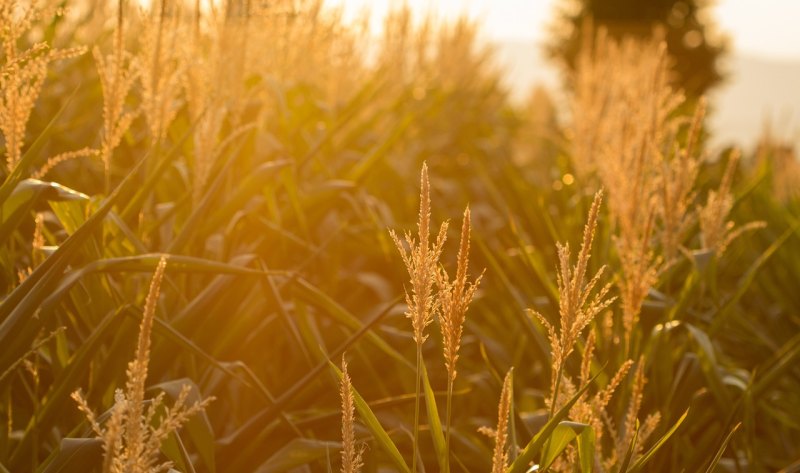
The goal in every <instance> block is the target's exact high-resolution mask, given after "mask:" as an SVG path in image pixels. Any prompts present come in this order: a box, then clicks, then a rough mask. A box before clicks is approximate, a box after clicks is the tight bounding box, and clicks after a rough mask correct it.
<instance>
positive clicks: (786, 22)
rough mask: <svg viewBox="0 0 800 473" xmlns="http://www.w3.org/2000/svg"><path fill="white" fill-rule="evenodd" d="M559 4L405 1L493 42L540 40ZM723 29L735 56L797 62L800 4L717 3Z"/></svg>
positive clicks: (380, 0) (354, 7) (375, 6)
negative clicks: (469, 26)
mask: <svg viewBox="0 0 800 473" xmlns="http://www.w3.org/2000/svg"><path fill="white" fill-rule="evenodd" d="M560 1H561V0H438V1H437V0H406V2H407V3H408V4H409V5H411V6H412V7H413V8H414V9H415V10H417V11H427V10H431V9H433V10H435V11H438V12H440V13H441V14H442V15H443V16H446V17H452V16H456V15H458V13H459V12H466V13H467V14H468V15H469V16H471V17H473V18H480V19H481V23H482V24H483V29H484V32H485V34H486V35H487V36H488V37H489V38H490V39H495V40H508V39H516V40H533V41H538V40H541V39H542V35H543V33H544V28H543V26H544V25H545V24H546V22H547V21H548V19H549V18H550V17H551V16H552V10H553V8H554V5H556V4H558V3H559V2H560ZM402 2H403V0H328V2H327V3H328V4H330V5H336V4H344V5H345V8H347V9H348V10H349V11H351V12H355V11H358V10H360V9H362V8H363V7H364V6H369V7H370V9H371V10H372V12H373V14H374V15H375V17H377V18H381V17H383V16H384V15H385V13H386V11H388V9H389V8H390V7H391V6H393V5H400V4H402ZM712 12H713V13H712V14H713V15H714V16H715V17H716V18H717V21H718V24H719V26H720V28H721V30H723V31H725V32H728V33H729V34H730V36H731V37H732V38H733V43H734V48H735V49H736V50H737V51H738V52H743V53H748V54H754V55H758V56H762V57H769V58H772V59H800V27H798V24H797V22H798V19H800V0H718V1H717V4H716V6H715V7H713V9H712Z"/></svg>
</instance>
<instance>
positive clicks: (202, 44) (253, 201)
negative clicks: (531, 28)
mask: <svg viewBox="0 0 800 473" xmlns="http://www.w3.org/2000/svg"><path fill="white" fill-rule="evenodd" d="M55 5H56V2H52V3H50V2H48V1H42V2H34V3H31V2H27V1H14V0H0V25H2V27H1V28H0V33H2V38H1V39H2V52H0V85H1V86H2V87H0V89H2V94H1V95H0V133H2V137H3V138H2V141H0V151H2V153H3V155H4V157H5V162H6V167H5V168H4V171H3V183H2V184H0V202H1V203H2V204H1V205H0V262H2V266H0V268H2V270H1V271H0V281H1V282H2V288H3V292H4V297H3V299H2V302H1V303H0V347H2V350H0V401H1V402H0V417H2V425H3V428H2V429H0V472H2V471H13V472H17V471H21V472H24V471H62V472H68V471H75V472H86V471H116V470H124V471H157V470H158V469H159V468H161V469H162V470H163V469H164V467H166V465H168V464H171V465H172V466H173V468H175V469H177V470H179V471H197V472H214V471H236V472H241V471H286V470H289V469H292V468H301V469H302V468H306V469H307V471H318V470H324V471H329V470H330V471H332V470H335V469H338V468H341V471H344V472H350V471H358V470H359V468H362V469H364V470H366V471H373V470H377V469H394V470H399V471H406V470H407V471H411V470H412V469H417V470H420V471H422V470H423V469H424V470H425V471H487V470H491V471H526V470H527V469H528V468H529V467H530V465H531V464H537V465H539V467H540V471H541V470H549V471H577V470H579V471H584V472H586V471H596V472H601V471H609V472H623V471H652V470H653V469H658V470H659V471H681V470H685V471H715V470H714V468H716V469H717V470H716V471H756V472H757V471H778V470H780V469H781V468H787V467H789V465H791V464H792V463H793V462H795V463H796V462H797V461H798V458H800V447H798V445H800V425H797V423H796V422H795V421H794V417H793V414H794V413H796V412H797V410H798V406H800V398H799V397H798V393H800V372H798V368H797V363H796V361H797V359H798V357H800V336H798V335H797V333H798V328H799V326H800V320H798V317H797V314H798V309H799V308H800V295H798V292H797V291H796V290H795V288H794V284H795V282H796V281H798V280H800V256H799V255H800V240H798V225H800V223H798V222H799V221H798V216H800V205H799V204H798V195H797V193H796V192H793V191H792V189H796V188H798V187H800V185H798V184H799V183H800V181H798V176H800V173H797V172H796V168H797V167H798V165H797V162H796V159H795V158H793V157H792V154H793V150H792V148H791V146H787V145H786V144H783V143H781V142H780V140H778V139H777V138H776V137H774V136H770V135H767V136H766V137H765V139H764V141H763V143H762V144H761V145H760V147H759V149H758V151H757V153H756V156H754V157H753V158H751V157H750V156H749V154H748V153H739V152H738V151H732V152H724V153H720V154H719V156H717V155H712V154H711V153H709V152H708V151H706V146H705V141H706V139H707V136H706V131H705V129H704V118H705V114H706V108H707V106H706V103H705V101H704V100H703V99H701V98H696V97H684V96H683V95H682V94H681V93H680V92H679V91H675V90H673V89H672V88H671V87H670V83H669V76H670V74H669V71H670V58H668V57H667V56H666V55H665V53H664V49H663V47H661V46H660V43H659V39H658V36H657V34H656V35H654V38H653V39H652V41H649V42H633V41H623V42H622V43H617V42H614V41H611V40H609V39H608V38H607V37H606V36H605V35H604V33H603V32H602V31H600V32H597V34H594V35H593V34H589V35H585V36H584V37H586V38H592V41H589V42H587V44H586V45H584V49H583V53H582V56H581V59H580V60H579V66H578V68H577V72H576V74H577V75H576V76H575V77H574V78H572V79H571V80H570V81H569V83H570V84H571V87H572V89H571V90H570V91H569V96H570V101H571V104H572V105H571V106H572V109H571V113H570V116H569V117H568V122H567V123H566V124H565V125H563V132H562V131H560V128H559V125H558V123H556V122H555V120H554V119H553V118H552V117H551V118H550V119H548V120H542V119H541V116H540V115H541V114H542V113H544V112H543V111H542V110H539V109H535V110H532V111H527V112H523V111H522V110H518V109H516V108H515V107H514V106H513V105H512V104H511V103H510V102H509V100H508V98H507V94H506V92H505V90H504V88H503V86H502V85H501V83H500V81H499V73H498V71H497V69H496V68H495V67H494V66H493V65H492V64H491V61H490V59H491V52H490V51H489V50H488V49H485V48H481V47H479V46H478V42H477V40H476V29H475V27H474V25H472V24H470V23H469V22H467V21H464V20H460V21H457V22H455V23H451V24H443V23H438V22H436V21H435V20H434V19H433V18H432V17H426V18H424V19H422V20H420V19H417V18H414V16H413V15H412V14H411V12H410V11H409V10H407V9H405V10H403V9H401V10H397V11H395V12H393V13H391V14H390V15H389V17H388V18H387V19H386V20H385V21H386V23H385V27H384V29H383V36H382V37H381V38H379V40H378V41H375V40H374V38H372V37H370V33H369V32H368V29H367V26H366V21H362V22H360V23H355V24H346V23H345V22H344V20H343V18H342V14H341V12H339V11H336V10H335V9H331V8H328V7H326V6H325V5H324V4H323V2H322V1H321V0H301V1H288V0H286V1H284V0H280V1H275V2H268V3H259V2H246V1H243V2H238V1H228V2H223V3H220V4H215V6H214V7H213V8H199V6H201V5H204V3H202V2H200V3H196V2H178V1H173V0H165V1H164V0H160V1H156V2H152V7H151V8H150V9H141V8H139V7H138V6H137V5H136V4H134V3H132V2H129V1H124V0H123V1H113V2H105V1H99V2H93V1H88V0H87V1H83V0H70V1H67V2H66V3H65V4H63V5H62V3H61V2H58V5H57V6H55ZM368 45H369V46H368ZM88 51H91V52H92V54H88ZM541 95H542V94H541V92H539V94H538V95H537V97H538V98H537V99H536V100H534V101H532V102H531V103H535V104H542V103H546V102H547V101H546V100H543V99H542V97H541ZM709 106H710V108H711V109H712V110H713V103H712V104H709ZM562 138H563V139H562ZM740 155H741V157H740ZM423 163H427V164H423ZM420 169H422V179H421V184H422V185H421V189H420V190H421V196H420V197H421V198H420V202H416V191H415V190H412V189H413V187H414V186H413V185H412V183H413V182H415V181H416V179H417V177H418V176H419V172H420ZM429 171H430V174H431V176H432V179H431V180H430V182H428V178H427V175H428V172H429ZM600 188H602V189H603V191H602V192H603V195H604V196H605V201H606V202H607V204H606V205H602V206H601V204H600V199H599V197H596V198H595V199H594V200H593V199H592V196H594V195H596V192H597V190H598V189H600ZM467 203H468V204H469V207H468V209H467V211H465V212H463V221H462V225H461V233H460V240H459V239H458V238H454V237H453V235H450V233H457V231H456V229H450V230H453V231H449V230H448V229H447V228H446V227H445V226H442V227H440V228H441V231H440V233H439V235H438V236H437V238H436V239H435V241H434V240H433V239H432V238H431V237H430V236H429V233H430V228H431V225H432V223H431V222H446V221H448V219H451V218H456V217H457V216H458V215H460V214H462V209H463V208H464V207H465V205H466V204H467ZM587 215H588V219H587V218H586V216H587ZM415 221H416V222H417V223H416V224H417V229H416V230H417V233H418V234H417V237H416V238H412V237H411V236H410V233H411V232H409V234H408V235H407V236H406V238H405V240H406V241H407V243H408V244H407V243H406V242H401V241H400V240H399V239H398V238H397V237H395V238H394V239H393V238H392V236H391V235H390V233H389V232H388V231H387V229H395V230H400V229H408V228H412V227H413V226H414V222H415ZM581 235H582V236H583V239H582V242H581V243H582V244H581V249H580V251H579V254H578V257H577V262H575V263H573V262H572V261H571V258H570V254H569V250H568V246H567V243H568V242H569V243H572V242H575V241H576V240H578V239H580V237H581ZM446 236H449V237H450V238H449V239H447V241H446ZM393 240H394V241H393ZM449 242H457V243H453V244H450V243H449ZM562 245H563V246H562ZM395 247H399V248H400V249H401V254H402V255H403V256H402V257H401V258H398V257H397V248H395ZM590 254H591V255H592V257H591V258H590V257H589V255H590ZM167 256H168V259H165V258H166V257H167ZM401 259H402V260H403V261H404V263H405V266H406V270H407V271H406V274H404V272H403V268H402V265H401V264H399V262H400V260H401ZM166 261H168V264H167V263H166ZM469 267H472V268H473V270H472V272H473V274H472V275H470V270H469ZM474 268H486V272H485V275H483V276H480V275H478V273H477V271H475V270H474ZM602 268H606V269H605V270H603V269H602ZM453 271H455V272H454V273H453ZM151 274H155V276H154V277H153V280H152V281H151V284H148V283H147V279H146V278H147V277H149V275H151ZM452 274H454V276H452V278H451V276H449V275H452ZM480 274H483V273H480ZM590 275H596V276H594V277H590ZM472 278H475V279H472ZM404 281H407V282H404ZM479 284H480V285H479ZM403 289H405V292H406V294H407V295H406V299H405V301H406V303H405V305H402V304H400V303H399V302H401V301H403V297H402V295H401V294H402V292H403ZM473 298H474V301H473ZM467 307H469V314H468V315H467ZM528 309H530V310H528ZM404 314H405V315H406V316H407V317H408V318H410V319H411V322H412V323H411V327H410V328H409V325H408V321H407V320H406V317H404V316H403V315H404ZM533 314H536V315H535V316H532V315H533ZM434 321H436V323H438V325H439V326H440V328H441V330H439V331H436V330H432V331H430V332H426V331H425V328H426V326H427V325H428V324H430V323H433V322H434ZM137 327H138V330H137ZM137 333H138V335H139V336H138V337H137V336H135V335H134V334H137ZM428 338H430V340H429V341H427V343H423V342H426V339H428ZM440 350H441V351H440ZM345 351H346V352H347V360H348V363H346V364H345V362H344V358H342V370H341V371H339V369H338V368H337V367H336V366H335V365H334V364H333V363H332V362H331V360H338V359H339V357H340V356H343V354H344V352H345ZM131 353H136V358H135V359H134V361H133V362H130V355H131ZM442 356H443V358H444V363H441V362H436V361H435V360H441V359H442V358H441V357H442ZM414 360H416V363H414ZM456 364H458V370H456ZM511 367H513V376H512V375H511ZM326 371H327V372H330V373H331V374H332V375H333V376H331V377H326V376H321V375H322V374H325V372H326ZM456 372H458V376H456ZM503 373H508V374H506V375H505V378H503ZM185 386H188V388H185ZM118 389H121V390H122V391H118ZM75 392H79V393H81V394H80V395H78V394H75V397H76V398H77V399H78V400H79V406H80V409H78V408H76V405H75V402H74V401H73V400H72V399H71V397H70V394H72V393H75ZM337 392H338V393H339V394H340V397H341V399H337V396H336V393H337ZM211 397H214V398H216V400H215V401H214V402H213V403H210V404H208V403H207V402H205V401H203V400H204V399H210V398H211ZM498 398H499V402H498ZM412 404H414V405H415V407H412ZM165 406H172V407H170V408H166V407H165ZM423 408H424V411H425V412H424V413H423V412H420V411H421V410H422V409H423ZM440 408H444V409H445V411H444V414H445V415H444V422H442V418H441V417H440V415H439V409H440ZM81 410H83V413H82V412H81ZM412 410H414V411H415V412H416V415H413V414H412V413H411V412H412ZM687 410H688V413H687ZM95 412H97V413H98V414H97V415H95V414H94V413H95ZM495 415H497V416H498V417H497V419H496V420H495ZM87 417H88V418H87ZM87 421H88V422H87ZM489 425H496V428H495V429H494V430H492V429H489V428H488V426H489ZM181 426H182V427H181ZM178 427H180V428H178ZM481 432H482V433H485V434H488V435H489V436H488V438H487V437H485V436H483V435H482V434H481ZM95 437H97V438H95ZM340 451H341V455H339V452H340ZM126 462H127V463H126ZM409 464H411V467H409ZM136 468H138V469H139V470H136ZM115 469H116V470H115Z"/></svg>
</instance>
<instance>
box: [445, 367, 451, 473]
mask: <svg viewBox="0 0 800 473" xmlns="http://www.w3.org/2000/svg"><path fill="white" fill-rule="evenodd" d="M452 405H453V378H452V377H450V376H448V378H447V421H446V422H447V424H446V425H447V430H446V431H445V437H444V473H450V419H451V414H452V411H453V409H452V407H453V406H452Z"/></svg>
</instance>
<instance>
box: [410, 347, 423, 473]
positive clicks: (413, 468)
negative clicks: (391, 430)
mask: <svg viewBox="0 0 800 473" xmlns="http://www.w3.org/2000/svg"><path fill="white" fill-rule="evenodd" d="M421 367H422V344H421V343H417V396H416V402H415V403H414V459H413V460H412V463H411V465H412V466H411V473H417V449H418V447H419V393H420V384H421V380H422V370H421Z"/></svg>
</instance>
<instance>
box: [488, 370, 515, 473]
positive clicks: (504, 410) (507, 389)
mask: <svg viewBox="0 0 800 473" xmlns="http://www.w3.org/2000/svg"><path fill="white" fill-rule="evenodd" d="M513 373H514V368H511V369H510V370H508V373H506V377H505V379H504V380H503V391H502V392H501V393H500V403H499V405H498V407H497V429H495V431H494V452H493V454H492V473H503V472H504V471H506V466H507V464H508V451H507V450H506V443H507V442H508V417H509V415H510V414H511V402H512V395H513V379H514V375H513Z"/></svg>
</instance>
